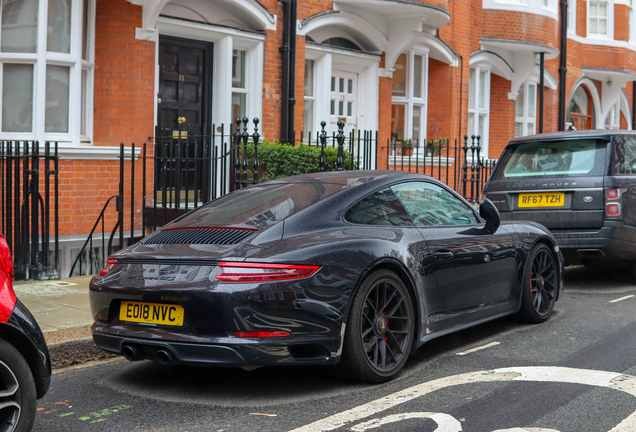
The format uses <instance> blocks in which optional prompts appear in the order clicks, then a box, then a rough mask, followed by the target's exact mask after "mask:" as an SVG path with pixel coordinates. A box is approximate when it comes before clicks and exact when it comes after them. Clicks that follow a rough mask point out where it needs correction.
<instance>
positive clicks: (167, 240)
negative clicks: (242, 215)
mask: <svg viewBox="0 0 636 432" xmlns="http://www.w3.org/2000/svg"><path fill="white" fill-rule="evenodd" d="M256 231H257V230H249V229H237V228H174V229H166V230H163V231H160V232H158V233H156V234H155V235H153V236H150V237H148V238H147V239H145V240H142V243H144V244H213V245H234V244H238V243H240V242H242V241H243V240H245V239H246V238H248V237H249V236H251V235H252V234H254V233H255V232H256Z"/></svg>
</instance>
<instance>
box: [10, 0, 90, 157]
mask: <svg viewBox="0 0 636 432" xmlns="http://www.w3.org/2000/svg"><path fill="white" fill-rule="evenodd" d="M87 6H88V8H89V9H88V15H87V20H88V22H87V39H88V40H87V41H86V42H87V43H88V59H87V60H83V59H82V44H83V40H82V37H83V34H82V21H83V7H84V1H83V0H71V34H70V50H69V53H57V52H47V27H48V0H39V2H38V29H37V48H36V52H35V53H10V52H0V65H2V66H3V65H4V64H32V65H33V101H32V103H33V111H32V129H31V132H3V131H2V124H1V123H2V118H1V117H0V139H3V140H39V141H42V142H43V141H58V142H62V143H70V144H72V145H79V144H82V143H90V142H91V141H92V130H93V82H94V78H93V73H94V56H95V44H94V40H95V33H94V32H95V0H88V1H87ZM0 15H1V10H0ZM0 19H1V17H0ZM47 65H51V66H64V67H68V68H69V101H68V132H55V133H52V132H45V113H46V67H47ZM2 71H3V68H2V67H0V107H1V106H2V91H3V90H2V83H3V75H2ZM82 71H86V72H87V82H86V84H85V86H84V88H85V89H86V94H85V97H86V100H85V102H86V104H85V106H84V107H83V108H84V110H85V111H84V112H83V113H82V91H83V86H82ZM82 116H84V118H85V121H86V134H81V133H80V131H81V122H82Z"/></svg>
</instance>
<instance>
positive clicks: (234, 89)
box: [230, 47, 252, 121]
mask: <svg viewBox="0 0 636 432" xmlns="http://www.w3.org/2000/svg"><path fill="white" fill-rule="evenodd" d="M234 51H238V52H243V53H245V67H244V69H245V70H244V71H243V87H234V76H232V77H231V79H230V82H231V85H232V102H231V104H230V106H231V108H230V112H232V110H233V105H232V104H233V103H234V94H243V95H245V114H244V116H247V115H248V114H249V112H250V99H249V94H250V88H249V76H250V75H249V73H250V62H249V51H248V50H246V49H241V48H236V47H235V48H234V49H233V50H232V63H233V60H234ZM239 73H241V71H239ZM248 118H249V117H248ZM232 120H236V119H232ZM251 120H252V119H250V121H251Z"/></svg>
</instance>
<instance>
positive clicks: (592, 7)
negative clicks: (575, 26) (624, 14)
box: [587, 0, 614, 38]
mask: <svg viewBox="0 0 636 432" xmlns="http://www.w3.org/2000/svg"><path fill="white" fill-rule="evenodd" d="M613 6H614V5H613V4H611V3H610V2H609V1H608V0H590V1H589V6H588V15H587V16H588V21H587V25H588V27H587V33H588V35H589V36H591V37H602V38H612V37H613V29H612V17H613Z"/></svg>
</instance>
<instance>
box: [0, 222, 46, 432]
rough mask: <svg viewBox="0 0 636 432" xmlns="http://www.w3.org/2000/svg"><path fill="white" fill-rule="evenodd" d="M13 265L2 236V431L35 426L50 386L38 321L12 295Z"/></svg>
mask: <svg viewBox="0 0 636 432" xmlns="http://www.w3.org/2000/svg"><path fill="white" fill-rule="evenodd" d="M12 283H13V264H12V262H11V251H10V249H9V245H8V244H7V240H6V239H5V237H4V236H3V235H2V234H0V431H2V432H4V431H7V432H26V431H30V430H31V428H32V427H33V421H34V419H35V408H36V407H35V405H36V401H37V399H40V398H41V397H43V396H44V395H45V394H46V392H47V390H48V389H49V384H50V383H51V359H50V357H49V350H48V348H47V347H46V342H45V341H44V336H43V335H42V331H41V330H40V327H39V326H38V324H37V322H36V321H35V318H33V315H31V313H30V312H29V310H28V309H27V308H26V307H25V306H24V305H23V304H22V303H21V302H20V300H18V299H17V298H16V296H15V293H14V292H13V284H12Z"/></svg>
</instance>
